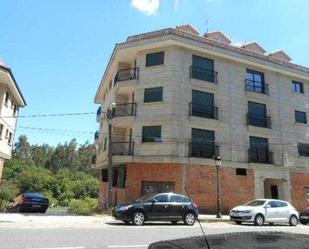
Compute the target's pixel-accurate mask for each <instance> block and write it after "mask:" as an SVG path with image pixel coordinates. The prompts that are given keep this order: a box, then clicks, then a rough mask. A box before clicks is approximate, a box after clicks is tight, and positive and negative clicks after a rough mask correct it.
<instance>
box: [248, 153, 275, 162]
mask: <svg viewBox="0 0 309 249" xmlns="http://www.w3.org/2000/svg"><path fill="white" fill-rule="evenodd" d="M248 161H249V162H253V163H267V164H273V152H271V151H269V150H263V149H249V150H248Z"/></svg>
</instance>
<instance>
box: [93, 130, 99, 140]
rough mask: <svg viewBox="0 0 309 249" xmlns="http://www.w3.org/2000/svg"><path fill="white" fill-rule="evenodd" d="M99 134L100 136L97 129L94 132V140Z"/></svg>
mask: <svg viewBox="0 0 309 249" xmlns="http://www.w3.org/2000/svg"><path fill="white" fill-rule="evenodd" d="M99 136H100V132H99V131H96V132H95V133H94V140H97V139H98V138H99Z"/></svg>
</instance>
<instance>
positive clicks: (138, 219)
mask: <svg viewBox="0 0 309 249" xmlns="http://www.w3.org/2000/svg"><path fill="white" fill-rule="evenodd" d="M144 222H145V215H144V214H143V213H142V212H135V213H134V214H133V223H134V225H137V226H141V225H143V224H144Z"/></svg>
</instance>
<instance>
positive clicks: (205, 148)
mask: <svg viewBox="0 0 309 249" xmlns="http://www.w3.org/2000/svg"><path fill="white" fill-rule="evenodd" d="M217 155H219V145H216V144H215V143H214V142H191V143H189V157H201V158H214V157H215V156H217Z"/></svg>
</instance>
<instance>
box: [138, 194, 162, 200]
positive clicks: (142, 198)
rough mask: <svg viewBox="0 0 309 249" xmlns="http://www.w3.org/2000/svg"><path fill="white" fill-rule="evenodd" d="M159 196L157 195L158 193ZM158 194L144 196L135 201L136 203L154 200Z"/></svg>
mask: <svg viewBox="0 0 309 249" xmlns="http://www.w3.org/2000/svg"><path fill="white" fill-rule="evenodd" d="M156 194H157V193H156ZM156 194H149V195H144V196H142V197H140V198H138V199H136V200H135V202H143V201H147V200H150V199H152V198H153V197H154V196H155V195H156Z"/></svg>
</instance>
